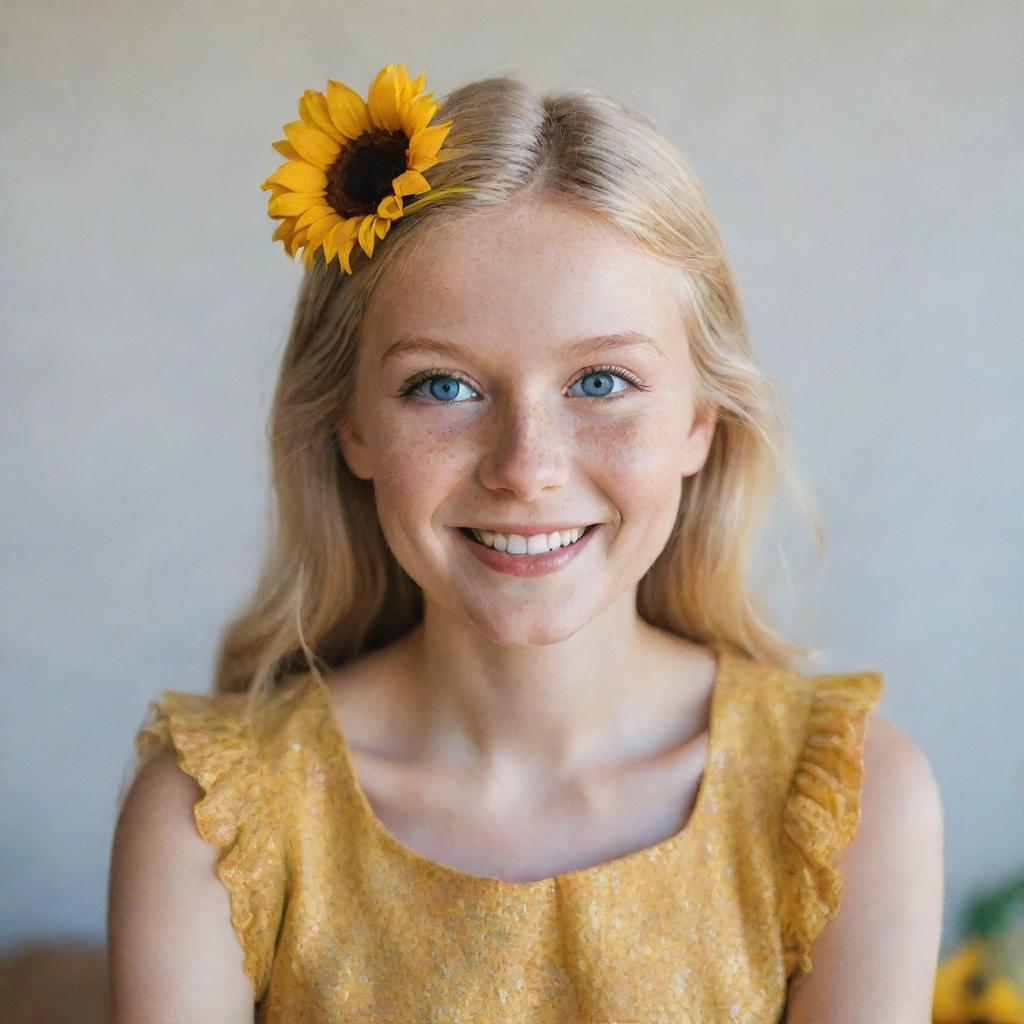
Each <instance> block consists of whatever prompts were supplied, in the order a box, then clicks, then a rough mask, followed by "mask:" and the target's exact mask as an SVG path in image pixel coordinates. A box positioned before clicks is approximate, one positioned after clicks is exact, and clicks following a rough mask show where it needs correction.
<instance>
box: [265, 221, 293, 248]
mask: <svg viewBox="0 0 1024 1024" xmlns="http://www.w3.org/2000/svg"><path fill="white" fill-rule="evenodd" d="M291 233H292V221H290V220H283V221H281V223H280V224H278V225H277V230H276V231H275V232H274V234H273V237H272V238H271V239H270V240H271V241H272V242H284V243H285V245H287V244H288V239H289V237H290V236H291Z"/></svg>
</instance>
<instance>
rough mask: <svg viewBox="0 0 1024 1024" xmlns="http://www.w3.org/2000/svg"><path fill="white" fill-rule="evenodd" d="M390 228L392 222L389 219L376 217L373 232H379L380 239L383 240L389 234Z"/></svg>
mask: <svg viewBox="0 0 1024 1024" xmlns="http://www.w3.org/2000/svg"><path fill="white" fill-rule="evenodd" d="M389 227H391V221H389V220H388V219H387V217H374V219H373V230H374V231H376V232H377V237H378V238H383V237H384V236H385V235H386V234H387V233H388V228H389Z"/></svg>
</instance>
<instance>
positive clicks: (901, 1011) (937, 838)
mask: <svg viewBox="0 0 1024 1024" xmlns="http://www.w3.org/2000/svg"><path fill="white" fill-rule="evenodd" d="M839 870H840V871H841V873H842V875H843V879H844V888H843V897H842V902H841V903H840V906H839V910H838V911H837V912H836V916H835V917H834V918H832V919H831V920H830V921H829V922H828V923H827V924H826V925H825V927H824V928H823V929H822V931H821V934H820V935H819V936H818V938H817V939H816V940H815V941H814V943H813V945H812V947H811V950H810V956H811V960H812V964H813V969H812V971H811V973H810V974H808V975H807V976H806V977H805V978H803V980H802V981H801V982H800V984H799V985H795V986H793V988H792V991H791V993H790V996H789V1003H788V1008H787V1011H786V1024H811V1022H821V1021H828V1022H829V1024H855V1022H857V1024H859V1022H862V1021H873V1022H875V1024H931V1019H932V1013H931V1010H932V1000H933V997H934V991H935V974H936V968H937V961H938V952H939V942H940V937H941V935H940V933H941V929H942V907H943V874H944V872H943V813H942V800H941V795H940V792H939V787H938V784H937V782H936V780H935V777H934V775H933V774H932V770H931V766H930V765H929V764H928V761H927V759H926V758H925V756H924V754H923V753H922V752H921V751H920V749H918V747H917V746H916V745H915V744H914V742H913V741H912V740H911V739H910V738H909V737H907V736H906V735H905V734H904V733H903V732H902V731H900V730H899V729H897V728H896V726H894V725H893V724H892V723H891V722H889V721H887V720H886V719H884V718H882V717H881V716H880V715H878V714H877V713H876V714H873V715H872V716H871V717H870V718H869V719H868V726H867V731H866V733H865V736H864V787H863V796H862V799H861V823H860V826H859V828H858V830H857V834H856V835H855V836H854V838H853V840H852V841H851V842H850V845H849V846H848V847H847V849H846V850H844V851H843V855H842V856H841V858H840V863H839Z"/></svg>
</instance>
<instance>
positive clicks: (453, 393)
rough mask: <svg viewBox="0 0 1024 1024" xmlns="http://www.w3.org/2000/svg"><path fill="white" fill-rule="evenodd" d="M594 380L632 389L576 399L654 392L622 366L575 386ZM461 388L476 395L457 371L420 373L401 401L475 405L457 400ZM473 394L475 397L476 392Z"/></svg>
mask: <svg viewBox="0 0 1024 1024" xmlns="http://www.w3.org/2000/svg"><path fill="white" fill-rule="evenodd" d="M591 377H593V378H597V379H598V381H599V382H600V383H599V384H598V385H597V388H598V389H603V388H605V387H610V386H611V385H610V384H606V382H610V381H611V380H612V379H613V378H615V377H618V378H619V379H620V380H624V381H626V382H627V384H628V385H629V386H628V387H624V388H621V389H620V390H619V391H611V390H603V391H600V390H599V393H596V394H595V393H587V392H584V393H583V394H582V395H574V396H573V397H580V398H606V399H611V400H613V401H614V400H615V399H618V398H623V397H625V396H626V395H627V394H628V393H629V392H630V391H632V390H634V389H636V390H638V391H649V390H650V388H649V387H648V386H647V385H645V384H643V383H642V382H641V381H640V380H639V378H637V377H636V376H635V375H634V374H632V373H630V372H629V370H626V369H625V368H623V367H621V366H598V367H595V368H594V369H592V370H587V371H585V372H584V373H583V374H581V375H580V376H579V377H577V378H576V380H574V381H573V385H576V384H578V383H580V382H581V381H585V380H587V379H588V378H591ZM435 381H440V382H441V383H440V384H439V385H437V386H435V385H434V382H435ZM423 384H429V385H430V388H429V390H430V395H431V397H432V398H434V399H437V401H433V402H432V401H431V400H430V398H428V397H427V396H426V395H424V394H422V393H421V392H419V391H418V389H419V388H420V387H421V386H422V385H423ZM460 385H465V386H466V387H467V388H468V389H469V390H470V391H473V387H472V385H471V384H470V383H469V381H468V380H466V378H465V377H463V376H462V374H460V373H459V372H458V371H457V370H424V371H423V373H418V374H417V375H416V376H415V377H413V379H412V380H411V381H409V383H408V384H407V385H406V386H405V387H404V388H403V389H402V391H400V392H399V397H400V398H422V399H426V401H427V402H428V404H431V405H458V404H460V403H461V402H462V401H472V398H467V399H459V398H457V396H458V393H459V386H460ZM473 393H474V394H475V393H476V392H473Z"/></svg>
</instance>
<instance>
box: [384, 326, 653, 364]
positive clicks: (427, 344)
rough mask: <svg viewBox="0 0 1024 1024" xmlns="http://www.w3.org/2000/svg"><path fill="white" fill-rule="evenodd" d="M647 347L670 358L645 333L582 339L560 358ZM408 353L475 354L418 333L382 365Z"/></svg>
mask: <svg viewBox="0 0 1024 1024" xmlns="http://www.w3.org/2000/svg"><path fill="white" fill-rule="evenodd" d="M622 348H646V349H649V350H650V351H652V352H654V353H655V354H656V355H658V356H660V357H661V358H662V359H666V358H668V357H667V355H666V353H665V350H664V349H663V348H662V347H661V345H659V344H658V342H656V341H655V340H654V338H652V337H650V336H649V335H647V334H644V333H643V332H641V331H620V332H617V333H615V334H599V335H597V336H596V337H593V338H581V339H580V340H578V341H571V342H569V344H567V345H565V346H563V347H562V349H561V351H560V353H559V355H561V356H563V357H566V358H579V357H580V356H585V355H589V354H590V353H591V352H597V351H599V350H601V349H622ZM407 352H436V353H438V354H439V355H448V354H451V355H455V356H458V357H460V358H462V359H468V358H471V357H472V352H471V351H470V350H469V349H467V348H463V347H462V346H461V345H457V344H455V342H451V341H442V340H441V339H439V338H427V337H423V336H421V335H418V334H405V335H402V336H401V337H400V338H399V339H398V341H396V342H394V344H392V345H389V346H388V347H387V349H385V351H384V354H383V355H382V356H381V357H380V361H381V363H382V364H383V363H385V362H386V361H387V360H388V359H394V358H395V357H396V356H400V355H404V354H405V353H407Z"/></svg>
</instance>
